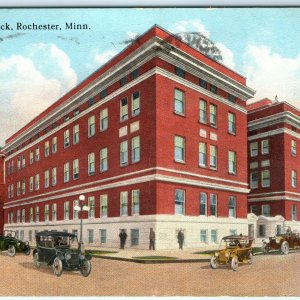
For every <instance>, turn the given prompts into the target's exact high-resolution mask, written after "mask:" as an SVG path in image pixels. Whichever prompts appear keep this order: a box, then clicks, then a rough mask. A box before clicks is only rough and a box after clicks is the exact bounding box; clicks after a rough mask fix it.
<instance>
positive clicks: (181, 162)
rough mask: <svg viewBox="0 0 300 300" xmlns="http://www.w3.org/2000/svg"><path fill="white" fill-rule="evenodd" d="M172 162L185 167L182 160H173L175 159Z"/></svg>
mask: <svg viewBox="0 0 300 300" xmlns="http://www.w3.org/2000/svg"><path fill="white" fill-rule="evenodd" d="M174 162H175V163H178V164H183V165H185V161H184V160H175V159H174Z"/></svg>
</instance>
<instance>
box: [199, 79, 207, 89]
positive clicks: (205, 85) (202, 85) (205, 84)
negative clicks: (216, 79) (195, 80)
mask: <svg viewBox="0 0 300 300" xmlns="http://www.w3.org/2000/svg"><path fill="white" fill-rule="evenodd" d="M199 85H200V86H201V87H202V88H204V89H207V81H205V80H203V79H201V78H200V79H199Z"/></svg>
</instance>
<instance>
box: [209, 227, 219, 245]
mask: <svg viewBox="0 0 300 300" xmlns="http://www.w3.org/2000/svg"><path fill="white" fill-rule="evenodd" d="M210 240H211V242H212V243H215V244H216V243H217V242H218V231H217V230H215V229H212V230H211V231H210Z"/></svg>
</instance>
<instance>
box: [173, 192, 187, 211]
mask: <svg viewBox="0 0 300 300" xmlns="http://www.w3.org/2000/svg"><path fill="white" fill-rule="evenodd" d="M178 192H180V193H181V194H182V195H183V200H181V199H179V198H178V197H177V195H178ZM174 204H175V215H185V190H182V189H176V190H175V201H174ZM179 207H180V210H179Z"/></svg>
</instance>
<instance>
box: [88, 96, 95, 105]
mask: <svg viewBox="0 0 300 300" xmlns="http://www.w3.org/2000/svg"><path fill="white" fill-rule="evenodd" d="M87 103H88V107H91V106H92V105H94V103H95V100H94V98H90V99H89V100H88V101H87Z"/></svg>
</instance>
